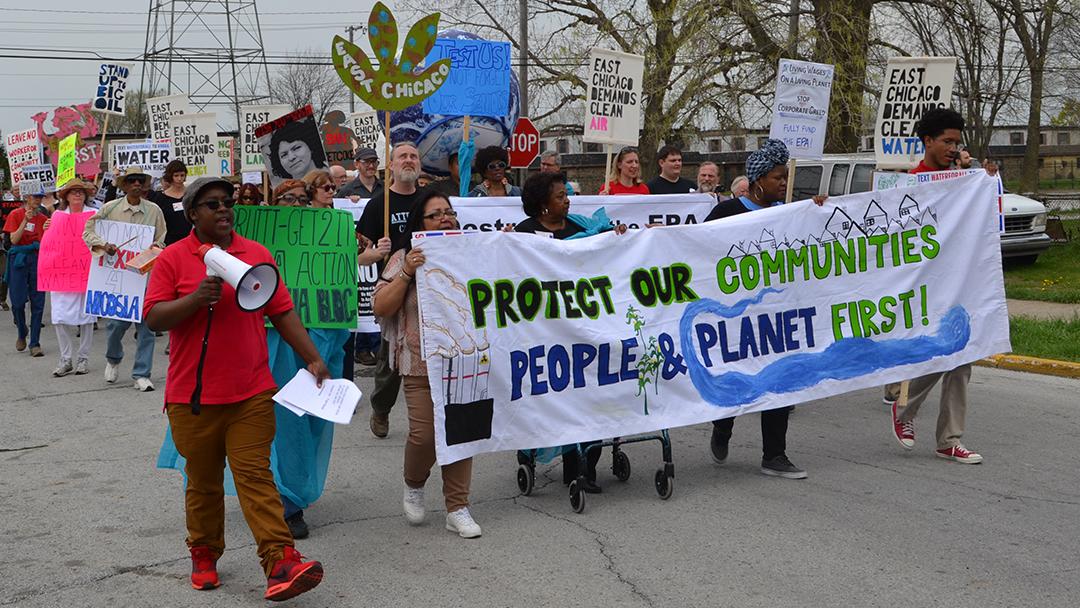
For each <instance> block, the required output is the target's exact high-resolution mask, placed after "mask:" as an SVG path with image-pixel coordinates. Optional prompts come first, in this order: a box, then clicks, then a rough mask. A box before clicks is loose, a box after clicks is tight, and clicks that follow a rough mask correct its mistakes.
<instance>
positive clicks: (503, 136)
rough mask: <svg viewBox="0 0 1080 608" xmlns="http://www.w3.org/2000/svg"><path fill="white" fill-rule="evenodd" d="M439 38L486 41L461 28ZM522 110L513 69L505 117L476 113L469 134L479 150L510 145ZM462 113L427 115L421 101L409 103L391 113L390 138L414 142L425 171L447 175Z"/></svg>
mask: <svg viewBox="0 0 1080 608" xmlns="http://www.w3.org/2000/svg"><path fill="white" fill-rule="evenodd" d="M439 38H450V39H464V40H483V38H481V37H480V36H477V35H476V34H472V33H470V32H463V31H461V30H445V31H442V32H439ZM520 112H521V94H520V91H519V89H518V78H517V74H516V73H515V72H514V70H510V105H509V107H508V108H507V111H506V116H502V117H500V118H491V117H488V116H474V117H473V118H472V124H471V125H470V127H469V133H470V134H471V135H472V137H473V139H474V141H475V142H476V149H477V150H479V149H480V148H484V147H486V146H501V147H504V148H506V147H509V145H510V134H511V133H513V132H514V126H515V125H516V124H517V120H518V114H519V113H520ZM464 120H465V119H464V117H463V116H446V115H443V114H425V113H424V107H423V105H422V104H416V105H413V106H409V107H408V108H405V109H404V110H400V111H397V112H391V113H390V141H392V142H395V143H396V142H399V141H411V142H413V143H415V144H416V147H417V150H419V152H420V159H421V164H422V166H423V170H424V171H425V172H427V173H430V174H432V175H448V174H449V172H450V168H449V165H448V161H449V158H450V154H452V153H454V152H457V151H458V146H459V145H461V139H462V135H463V131H464ZM385 121H386V117H385V115H384V114H383V113H382V112H379V124H384V123H385Z"/></svg>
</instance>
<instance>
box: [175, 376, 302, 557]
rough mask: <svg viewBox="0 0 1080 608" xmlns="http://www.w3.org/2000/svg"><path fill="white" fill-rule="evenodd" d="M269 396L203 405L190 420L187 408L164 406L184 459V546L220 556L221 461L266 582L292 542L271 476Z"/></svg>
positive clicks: (222, 511)
mask: <svg viewBox="0 0 1080 608" xmlns="http://www.w3.org/2000/svg"><path fill="white" fill-rule="evenodd" d="M273 395H274V391H266V392H263V393H259V394H258V395H255V396H254V397H251V398H250V399H248V400H246V401H241V402H240V403H230V404H226V405H204V406H202V413H201V414H200V415H198V416H195V415H193V414H192V413H191V406H190V405H188V404H186V403H170V404H168V411H169V425H170V426H171V427H172V435H173V441H174V442H175V443H176V451H178V452H180V455H181V456H183V457H184V458H185V459H187V467H186V468H185V469H184V471H185V472H186V473H187V492H186V494H185V496H184V502H185V506H186V511H187V530H188V537H187V544H188V546H189V547H197V546H205V547H210V549H211V550H213V551H214V553H215V554H217V555H221V553H222V552H223V551H225V486H224V480H225V458H226V456H227V457H228V459H229V467H230V468H232V474H233V480H234V482H235V484H236V495H237V498H239V499H240V509H241V510H242V511H243V512H244V519H245V520H247V524H248V527H249V528H251V534H252V536H254V537H255V542H257V543H258V545H259V560H260V562H261V563H262V567H263V570H264V571H265V572H266V575H267V576H270V569H271V568H272V567H273V566H274V564H275V563H277V561H278V560H280V559H281V554H282V550H283V549H284V547H286V546H292V544H293V538H292V534H290V533H289V527H288V526H287V525H285V519H284V515H283V513H284V511H283V510H282V507H281V495H280V494H279V493H278V490H277V486H275V485H274V474H273V473H271V472H270V443H271V442H272V441H273V440H274V430H275V423H274V402H273V400H272V399H271V397H273Z"/></svg>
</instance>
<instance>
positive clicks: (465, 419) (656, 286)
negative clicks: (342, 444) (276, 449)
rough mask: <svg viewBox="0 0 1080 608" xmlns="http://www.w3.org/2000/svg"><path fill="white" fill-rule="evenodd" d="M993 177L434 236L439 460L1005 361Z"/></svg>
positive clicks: (431, 276) (428, 285) (428, 282)
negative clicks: (665, 223) (748, 206)
mask: <svg viewBox="0 0 1080 608" xmlns="http://www.w3.org/2000/svg"><path fill="white" fill-rule="evenodd" d="M996 197H997V182H996V180H994V179H993V178H991V177H988V176H986V175H985V174H981V175H971V176H967V177H963V178H958V179H955V180H951V181H941V182H936V183H932V184H926V185H923V186H918V187H915V188H899V189H895V190H889V191H885V192H867V193H863V194H857V195H852V196H847V197H841V198H835V199H830V200H829V201H827V202H826V203H825V205H824V206H822V207H817V206H815V205H814V204H813V203H811V202H809V201H804V202H801V203H794V204H791V205H783V206H780V207H773V208H768V209H764V210H761V211H755V212H753V213H746V214H742V215H739V216H736V217H732V218H728V219H724V220H720V221H717V222H710V223H706V224H701V225H697V226H671V227H663V228H653V229H646V230H637V231H630V232H628V233H627V234H625V235H621V236H620V235H616V234H614V233H610V232H609V233H606V234H602V235H599V236H595V237H590V238H586V239H581V240H573V241H558V240H554V239H550V238H543V237H539V236H532V235H515V236H513V237H511V236H508V235H506V234H500V233H480V234H470V235H465V236H444V237H436V238H427V239H424V241H423V245H422V247H423V250H424V254H425V256H426V258H427V261H426V262H425V263H424V265H423V266H422V267H421V269H420V270H419V271H418V289H419V292H418V293H419V296H420V309H421V318H422V319H423V324H422V329H421V337H422V341H423V349H424V356H425V360H426V362H427V367H428V378H429V381H430V383H431V394H432V397H433V399H434V407H435V429H436V430H435V432H436V452H437V455H438V460H439V462H440V463H441V464H447V463H450V462H454V461H457V460H460V459H462V458H467V457H469V456H472V455H475V454H478V453H482V452H491V451H498V450H511V449H528V448H537V447H543V446H554V445H565V444H571V443H577V442H582V441H588V440H593V439H596V438H599V437H625V436H628V435H633V434H636V433H645V432H651V431H656V430H658V429H664V428H672V427H677V426H684V425H689V424H698V423H701V422H706V421H710V420H716V419H719V418H727V417H731V416H736V415H740V414H745V413H748V412H756V411H761V410H767V409H773V408H778V407H784V406H787V405H791V404H794V403H802V402H806V401H810V400H813V399H821V398H824V397H828V396H831V395H836V394H840V393H844V392H848V391H853V390H857V389H864V388H869V387H874V386H881V385H882V384H885V383H887V382H893V381H900V380H905V379H908V378H914V377H917V376H920V375H923V374H927V373H931V372H938V371H944V370H948V369H952V368H955V367H957V366H959V365H962V364H964V363H969V362H971V361H975V360H977V359H980V358H982V357H985V356H988V355H991V354H995V353H1001V352H1007V351H1008V350H1010V345H1009V325H1008V314H1007V312H1006V309H1005V294H1004V288H1003V284H1002V273H1001V251H1000V244H999V237H998V222H997V212H996V204H995V199H996Z"/></svg>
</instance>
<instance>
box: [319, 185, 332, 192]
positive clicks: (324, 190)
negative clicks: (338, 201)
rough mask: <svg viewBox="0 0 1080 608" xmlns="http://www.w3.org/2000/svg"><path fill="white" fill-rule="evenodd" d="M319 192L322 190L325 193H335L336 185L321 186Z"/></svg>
mask: <svg viewBox="0 0 1080 608" xmlns="http://www.w3.org/2000/svg"><path fill="white" fill-rule="evenodd" d="M319 190H322V191H323V192H333V191H334V185H333V184H323V185H321V186H319Z"/></svg>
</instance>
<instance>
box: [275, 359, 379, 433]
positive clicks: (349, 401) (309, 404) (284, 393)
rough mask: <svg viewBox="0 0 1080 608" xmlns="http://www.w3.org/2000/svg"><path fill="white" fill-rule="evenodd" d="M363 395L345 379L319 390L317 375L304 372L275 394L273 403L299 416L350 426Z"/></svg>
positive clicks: (299, 373)
mask: <svg viewBox="0 0 1080 608" xmlns="http://www.w3.org/2000/svg"><path fill="white" fill-rule="evenodd" d="M362 396H363V395H362V394H361V392H360V389H359V388H358V387H357V386H356V385H355V384H353V382H352V381H351V380H345V379H343V378H339V379H337V380H323V383H322V388H319V387H318V386H316V385H315V376H312V375H311V372H309V371H307V370H306V369H302V370H300V371H298V372H296V376H294V377H293V379H292V380H289V383H288V384H286V385H285V386H283V387H282V388H281V390H280V391H278V392H277V394H276V395H274V401H276V402H277V403H279V404H281V406H282V407H284V408H285V409H287V410H289V411H290V412H292V413H294V414H296V415H297V416H303V415H304V414H311V415H312V416H316V417H318V418H322V419H323V420H329V421H330V422H335V423H337V424H349V421H351V420H352V416H353V412H354V411H356V406H357V405H359V404H360V397H362Z"/></svg>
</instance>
